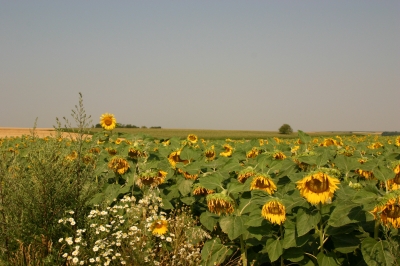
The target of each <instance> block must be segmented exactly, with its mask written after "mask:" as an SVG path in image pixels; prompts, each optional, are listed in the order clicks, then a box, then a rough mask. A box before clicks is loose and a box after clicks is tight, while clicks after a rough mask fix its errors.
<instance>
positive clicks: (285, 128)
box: [279, 124, 293, 134]
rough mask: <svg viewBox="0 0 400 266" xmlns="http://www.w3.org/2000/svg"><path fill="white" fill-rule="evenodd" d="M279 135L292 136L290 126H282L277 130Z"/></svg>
mask: <svg viewBox="0 0 400 266" xmlns="http://www.w3.org/2000/svg"><path fill="white" fill-rule="evenodd" d="M279 133H280V134H292V133H293V129H292V127H291V126H289V125H288V124H283V125H282V126H281V127H280V128H279Z"/></svg>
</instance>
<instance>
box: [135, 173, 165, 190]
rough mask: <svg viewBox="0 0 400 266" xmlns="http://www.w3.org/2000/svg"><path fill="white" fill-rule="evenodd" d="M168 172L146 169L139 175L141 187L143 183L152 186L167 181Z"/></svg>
mask: <svg viewBox="0 0 400 266" xmlns="http://www.w3.org/2000/svg"><path fill="white" fill-rule="evenodd" d="M167 174H168V173H167V172H165V171H162V170H159V171H152V170H150V171H146V172H143V173H141V174H140V175H139V179H138V184H139V187H142V186H143V185H147V186H150V187H157V186H158V185H160V184H162V183H164V182H165V178H166V177H167Z"/></svg>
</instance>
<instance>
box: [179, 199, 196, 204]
mask: <svg viewBox="0 0 400 266" xmlns="http://www.w3.org/2000/svg"><path fill="white" fill-rule="evenodd" d="M180 200H181V201H182V202H183V203H185V204H186V205H188V206H190V205H192V204H193V203H195V202H196V199H195V198H194V197H183V198H180Z"/></svg>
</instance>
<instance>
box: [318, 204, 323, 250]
mask: <svg viewBox="0 0 400 266" xmlns="http://www.w3.org/2000/svg"><path fill="white" fill-rule="evenodd" d="M318 210H319V215H320V216H321V220H320V222H319V224H320V228H319V244H320V250H321V252H322V253H324V243H325V241H324V224H323V222H322V203H321V202H320V203H319V208H318Z"/></svg>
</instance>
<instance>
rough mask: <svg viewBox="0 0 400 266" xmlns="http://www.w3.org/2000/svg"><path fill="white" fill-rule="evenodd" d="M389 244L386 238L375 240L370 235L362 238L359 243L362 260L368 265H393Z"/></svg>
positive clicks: (393, 260) (393, 259)
mask: <svg viewBox="0 0 400 266" xmlns="http://www.w3.org/2000/svg"><path fill="white" fill-rule="evenodd" d="M389 245H390V244H389V243H388V242H387V241H386V240H380V241H377V240H375V239H373V238H371V237H368V238H366V239H364V240H363V241H362V244H361V252H362V254H363V258H364V261H365V262H366V263H367V264H368V265H369V266H375V265H376V266H380V265H388V266H389V265H394V262H395V258H394V256H393V255H392V254H391V252H390V247H389Z"/></svg>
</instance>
